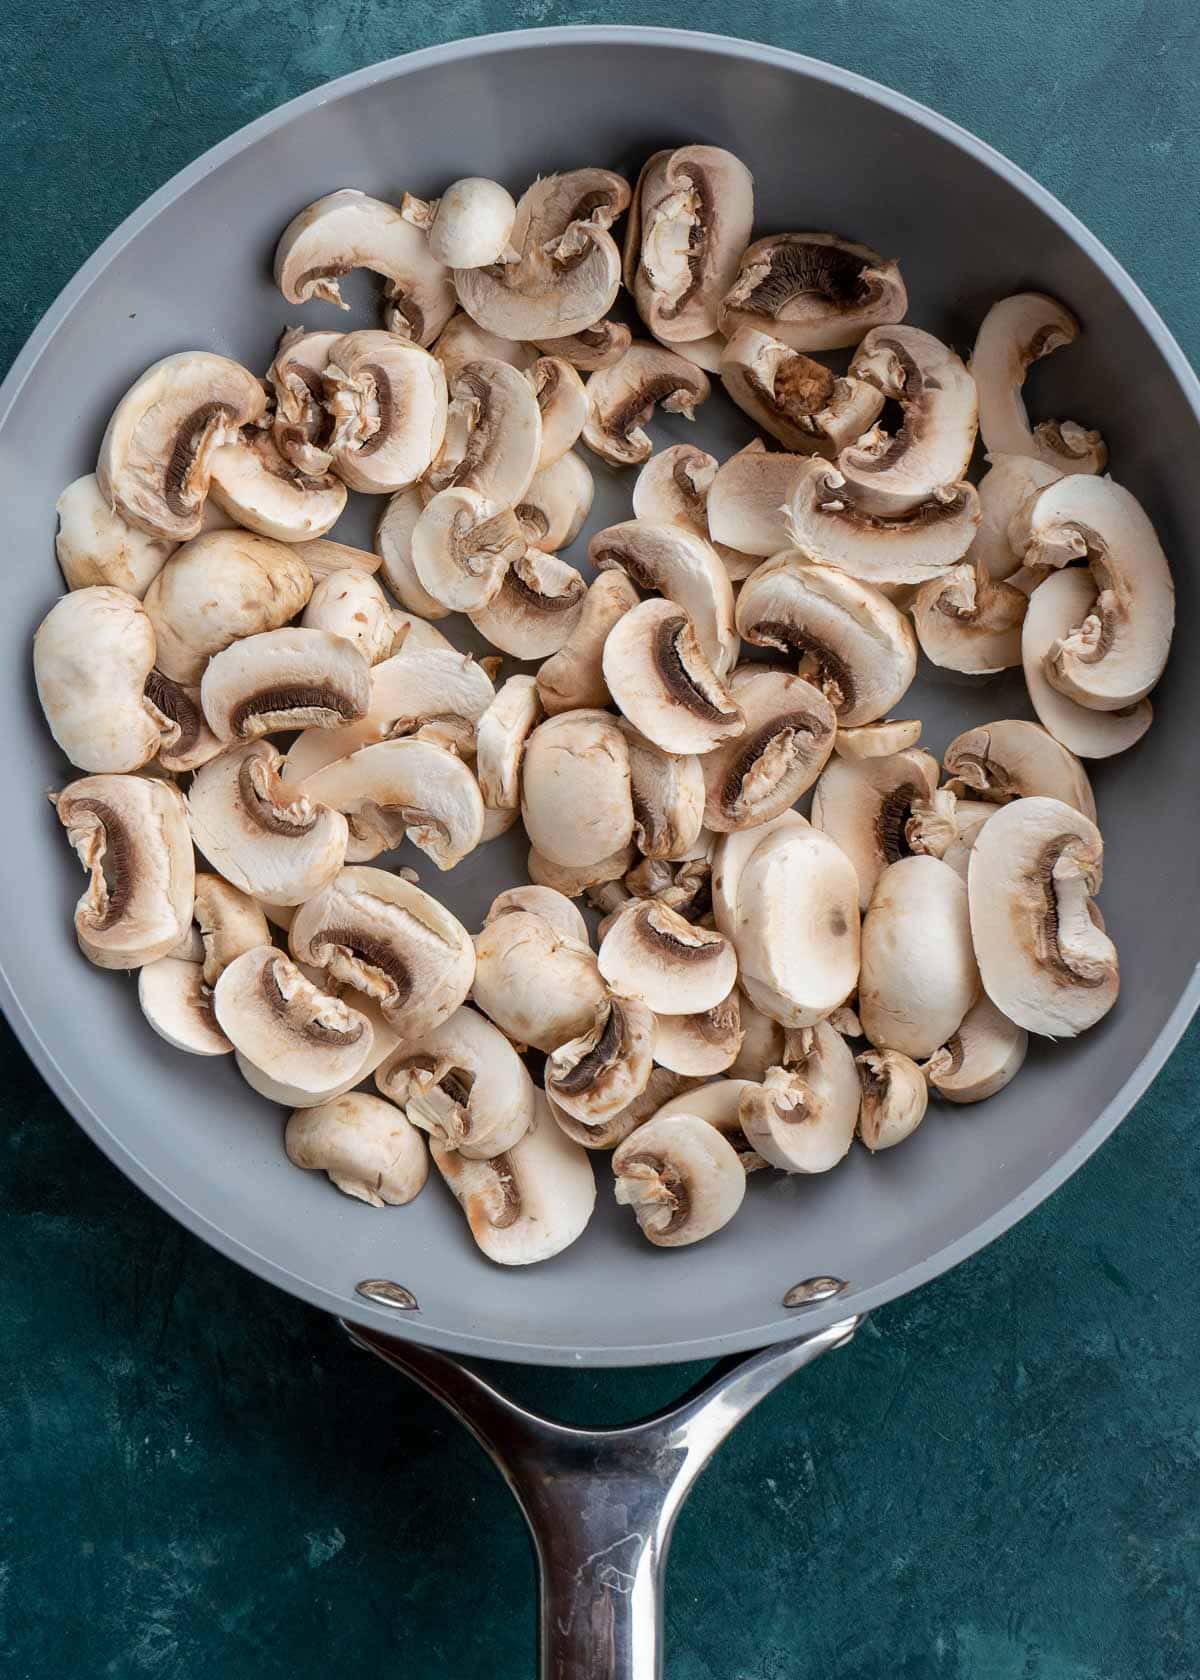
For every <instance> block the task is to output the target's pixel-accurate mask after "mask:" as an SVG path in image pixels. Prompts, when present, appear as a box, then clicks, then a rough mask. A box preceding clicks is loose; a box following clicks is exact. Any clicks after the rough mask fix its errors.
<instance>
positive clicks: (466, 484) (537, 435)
mask: <svg viewBox="0 0 1200 1680" xmlns="http://www.w3.org/2000/svg"><path fill="white" fill-rule="evenodd" d="M447 389H448V394H449V407H448V408H447V411H446V435H445V439H444V441H443V443H442V446H441V449H440V450H439V451H438V454H437V457H436V459H435V460H434V462H433V465H432V466H431V467H430V469H429V472H428V475H427V476H426V479H425V483H426V484H427V485H428V487H429V489H430V490H432V491H435V492H436V491H438V490H448V489H450V488H451V487H452V486H458V487H460V488H463V489H467V490H476V491H478V493H479V494H480V495H481V496H486V497H487V498H488V499H489V500H490V501H493V502H500V503H501V504H502V505H503V506H505V507H512V506H513V505H514V504H515V503H517V502H519V501H520V500H521V498H522V496H523V495H524V494H525V492H526V490H527V489H528V488H529V485H530V483H531V481H532V479H533V475H534V473H535V472H536V471H537V469H538V467H539V466H541V465H543V464H544V463H543V462H542V459H541V451H542V416H541V409H540V406H539V403H538V398H537V395H536V394H535V392H536V388H535V387H534V386H532V385H531V384H530V382H529V380H528V379H527V378H526V376H525V374H523V373H521V372H519V371H518V370H517V369H516V368H515V367H511V366H510V365H509V364H508V363H507V362H501V361H493V360H489V359H488V358H486V357H479V358H478V359H477V360H475V361H473V362H462V363H460V364H458V365H456V366H455V367H454V368H453V369H451V371H450V373H449V374H448V376H447ZM573 441H574V439H572V442H573ZM568 447H569V445H568Z"/></svg>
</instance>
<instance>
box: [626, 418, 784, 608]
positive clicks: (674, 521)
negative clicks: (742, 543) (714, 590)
mask: <svg viewBox="0 0 1200 1680" xmlns="http://www.w3.org/2000/svg"><path fill="white" fill-rule="evenodd" d="M716 474H717V458H716V456H715V455H709V454H707V453H706V452H705V451H704V450H703V449H697V447H696V445H695V444H694V443H674V444H672V445H671V447H670V448H669V449H660V450H658V451H657V452H656V453H655V454H654V455H652V456H651V457H650V459H649V460H648V461H647V462H646V465H645V466H644V467H643V468H642V470H641V471H640V472H639V473H638V475H637V478H636V479H635V481H634V486H633V512H634V517H635V518H636V519H639V520H641V521H642V522H643V523H645V524H651V525H680V526H682V527H683V529H684V530H685V531H690V532H691V533H692V535H693V536H695V537H700V538H701V539H702V540H703V541H704V542H708V540H709V530H708V492H709V488H710V486H711V484H712V482H713V479H714V478H715V477H716ZM712 546H713V548H714V549H715V551H716V553H717V554H718V555H719V556H720V559H721V564H722V565H723V566H724V567H725V571H726V573H727V574H728V576H729V580H730V582H731V583H737V582H740V581H741V579H742V578H745V577H748V576H749V575H750V573H751V572H752V571H753V570H754V568H755V566H756V565H757V564H758V561H757V558H756V557H755V556H754V555H752V554H742V553H740V552H739V550H737V549H736V548H729V547H728V546H727V545H726V544H724V543H713V544H712Z"/></svg>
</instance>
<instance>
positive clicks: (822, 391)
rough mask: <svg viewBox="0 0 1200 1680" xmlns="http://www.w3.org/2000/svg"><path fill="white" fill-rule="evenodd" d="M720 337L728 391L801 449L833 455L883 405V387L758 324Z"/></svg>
mask: <svg viewBox="0 0 1200 1680" xmlns="http://www.w3.org/2000/svg"><path fill="white" fill-rule="evenodd" d="M720 343H721V350H720V362H719V365H720V371H721V381H722V383H723V385H724V386H725V389H726V391H727V392H728V393H729V395H730V396H731V397H732V398H733V400H734V402H735V403H736V404H737V405H738V407H739V408H740V409H741V410H742V411H743V412H744V413H746V414H748V415H749V416H750V418H751V420H753V421H754V422H755V423H756V424H757V425H759V426H761V427H762V428H763V430H764V431H767V432H769V433H770V434H771V436H772V437H773V438H776V439H778V441H779V442H780V443H782V444H783V446H784V448H785V449H792V450H795V451H796V453H797V454H799V455H823V456H825V457H826V459H832V458H833V457H834V456H835V455H836V454H837V452H838V450H839V449H842V448H843V447H844V446H845V445H846V444H849V443H852V442H853V441H854V439H855V438H861V437H862V435H863V433H864V432H866V431H867V429H868V427H870V426H873V425H874V423H875V421H876V420H877V419H878V418H879V415H880V412H881V411H882V409H883V392H882V391H881V390H880V389H878V387H877V386H876V385H874V384H873V383H871V382H869V381H868V380H865V379H862V378H858V377H853V376H849V377H840V378H839V377H838V376H836V375H835V374H833V373H832V372H831V371H830V370H829V368H827V367H826V366H825V365H824V364H823V363H822V362H815V361H813V360H812V358H811V357H809V356H805V355H803V354H802V353H801V352H800V351H799V350H792V349H791V348H790V347H789V346H788V345H786V344H783V343H781V342H780V340H779V339H777V338H772V337H770V335H769V334H767V333H763V332H759V331H758V330H757V328H755V327H742V328H740V329H739V331H737V332H736V333H734V335H733V337H732V338H730V339H728V340H727V341H726V340H724V339H722V340H721V341H720ZM853 371H854V370H852V375H853ZM964 465H965V463H964ZM955 476H959V475H957V474H956V475H955Z"/></svg>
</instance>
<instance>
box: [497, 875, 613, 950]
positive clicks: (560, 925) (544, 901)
mask: <svg viewBox="0 0 1200 1680" xmlns="http://www.w3.org/2000/svg"><path fill="white" fill-rule="evenodd" d="M510 910H532V911H533V913H534V914H535V915H537V916H541V918H542V919H543V921H547V922H549V923H550V926H551V927H552V928H556V929H557V930H558V932H559V933H560V934H562V935H563V936H564V937H565V938H567V939H573V940H575V941H576V943H577V944H580V945H586V944H587V942H588V926H587V923H586V922H585V921H584V919H583V917H582V916H581V915H580V913H579V911H578V910H577V909H576V908H575V906H574V905H573V904H572V903H571V900H570V899H569V898H567V897H566V896H565V895H564V894H563V893H560V892H555V890H554V888H553V887H540V886H538V885H537V884H536V883H534V884H531V885H530V886H526V887H507V888H506V889H505V890H504V892H502V893H497V894H496V896H495V898H494V899H493V900H492V902H491V905H490V907H489V909H488V913H487V915H486V916H485V917H484V919H483V921H484V926H485V927H486V926H487V925H488V924H489V923H490V922H494V921H497V920H498V919H499V917H501V916H503V915H506V914H507V913H508V911H510Z"/></svg>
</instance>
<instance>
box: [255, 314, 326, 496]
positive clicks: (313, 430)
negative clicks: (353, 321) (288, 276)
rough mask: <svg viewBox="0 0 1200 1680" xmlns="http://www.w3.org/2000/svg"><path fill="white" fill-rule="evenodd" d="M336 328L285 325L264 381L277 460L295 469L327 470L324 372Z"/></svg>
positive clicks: (313, 473) (313, 472)
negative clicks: (312, 329)
mask: <svg viewBox="0 0 1200 1680" xmlns="http://www.w3.org/2000/svg"><path fill="white" fill-rule="evenodd" d="M341 337H342V334H341V333H340V332H309V331H308V329H307V328H306V327H286V328H285V329H284V331H283V332H282V334H281V335H280V339H279V344H278V346H277V348H276V351H275V360H274V361H273V362H272V363H271V365H270V367H269V368H268V369H267V384H268V385H269V386H270V387H271V391H272V394H273V395H274V398H275V414H274V418H273V419H272V421H271V436H272V437H273V438H274V440H275V447H276V449H277V450H278V451H279V453H280V455H282V456H283V459H284V460H285V461H287V462H289V463H290V464H291V465H292V466H293V467H295V468H296V470H297V471H298V472H301V473H307V474H309V475H310V476H312V477H316V478H320V477H322V476H323V474H325V473H327V472H328V471H329V466H330V455H329V440H330V438H331V437H332V435H333V416H332V415H331V414H330V413H329V410H328V409H327V408H326V407H325V402H324V397H325V386H324V374H325V368H326V365H327V363H328V361H329V352H330V351H331V350H332V349H333V347H334V345H335V344H336V343H337V341H338V339H339V338H341Z"/></svg>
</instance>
